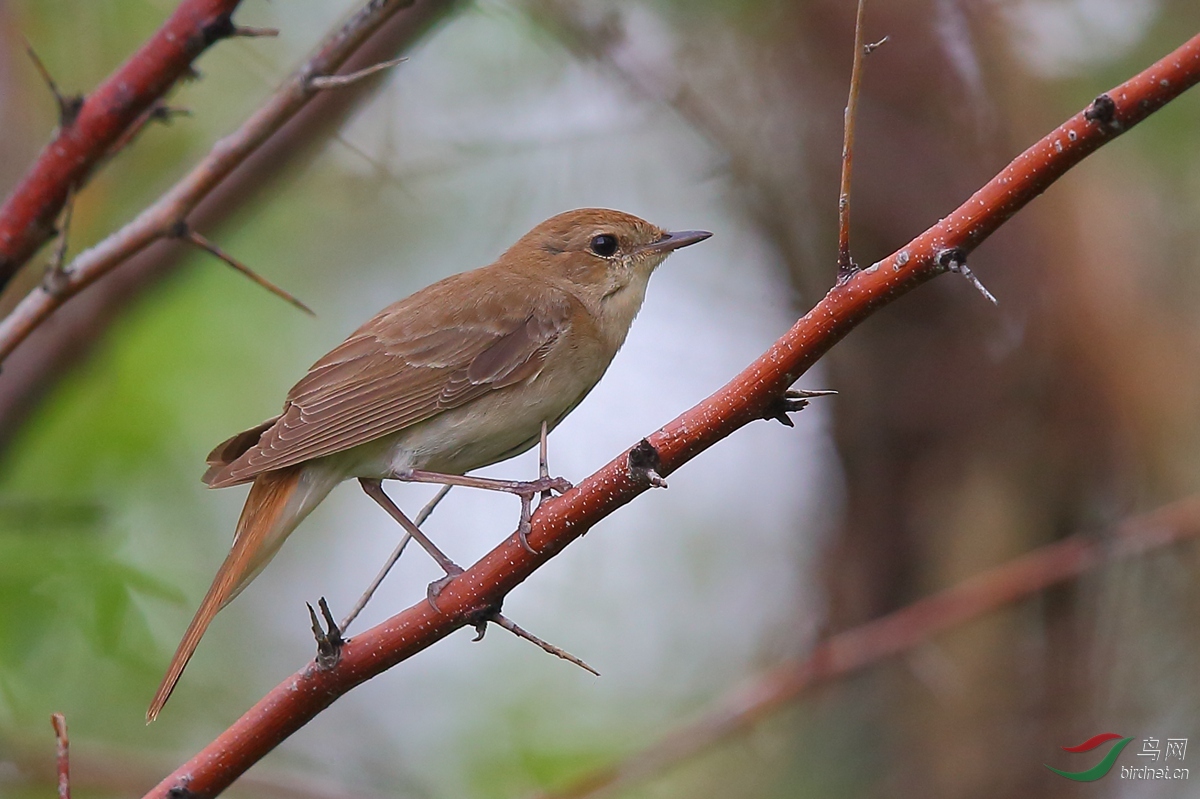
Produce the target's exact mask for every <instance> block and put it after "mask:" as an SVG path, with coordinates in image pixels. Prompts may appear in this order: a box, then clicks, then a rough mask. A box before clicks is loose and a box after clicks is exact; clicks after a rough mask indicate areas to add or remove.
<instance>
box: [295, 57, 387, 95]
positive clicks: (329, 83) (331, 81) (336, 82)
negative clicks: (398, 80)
mask: <svg viewBox="0 0 1200 799" xmlns="http://www.w3.org/2000/svg"><path fill="white" fill-rule="evenodd" d="M407 60H408V59H407V58H393V59H392V60H390V61H380V62H379V63H378V64H375V65H373V66H369V67H366V68H365V69H360V70H358V71H357V72H351V73H349V74H347V75H313V76H312V77H310V78H309V79H308V81H307V83H306V85H307V87H308V88H309V89H310V90H312V91H320V90H321V89H340V88H341V87H343V86H349V85H351V84H353V83H358V82H359V81H360V80H362V79H363V78H367V77H370V76H371V75H374V74H375V73H376V72H382V71H383V70H385V69H391V68H392V67H394V66H396V65H397V64H399V63H401V62H403V61H407Z"/></svg>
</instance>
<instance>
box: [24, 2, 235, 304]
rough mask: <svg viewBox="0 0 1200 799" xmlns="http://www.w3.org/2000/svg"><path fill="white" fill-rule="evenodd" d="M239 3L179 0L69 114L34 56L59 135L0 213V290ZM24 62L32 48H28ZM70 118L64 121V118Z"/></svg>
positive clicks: (68, 105)
mask: <svg viewBox="0 0 1200 799" xmlns="http://www.w3.org/2000/svg"><path fill="white" fill-rule="evenodd" d="M239 2H240V0H182V2H180V3H179V5H178V7H177V8H176V9H175V12H174V13H173V14H171V16H170V17H169V18H168V19H167V20H166V21H165V22H164V23H163V24H162V27H160V28H159V29H158V31H157V32H155V34H154V35H153V36H151V37H150V39H149V40H147V41H146V43H145V44H143V45H142V46H141V48H139V49H138V51H137V52H136V53H134V54H133V56H132V57H130V59H129V60H128V61H126V62H125V63H124V64H122V65H121V66H120V67H118V68H117V70H116V71H115V72H113V73H112V74H111V75H109V76H108V78H106V79H105V80H104V82H103V83H101V84H100V85H99V86H97V87H96V88H95V89H94V90H93V91H92V93H91V94H90V95H88V97H87V98H86V99H84V100H82V102H80V103H79V106H78V108H76V109H72V108H71V105H72V103H73V100H71V101H67V102H64V98H63V97H62V94H61V93H60V92H59V91H58V88H57V86H55V85H54V82H53V80H51V79H50V77H49V73H48V72H47V71H46V69H45V67H44V66H42V65H41V61H40V60H39V59H37V57H36V55H35V54H34V56H33V57H34V62H35V64H37V65H38V70H39V72H41V73H42V76H43V78H44V79H46V80H47V82H48V83H49V84H50V86H51V89H52V90H53V91H54V93H55V97H56V99H57V100H58V103H59V117H60V119H59V130H58V132H57V133H56V134H55V136H54V138H53V140H52V141H51V142H50V143H49V144H48V145H47V146H46V148H45V149H44V150H42V152H41V154H40V155H39V156H38V158H37V160H36V161H35V162H34V163H33V166H32V167H30V169H29V171H28V172H27V173H26V174H25V177H24V178H22V179H21V182H20V183H19V184H17V186H16V188H14V189H13V191H12V193H11V194H10V195H9V196H8V198H7V199H6V200H5V201H4V204H3V206H0V287H3V286H4V285H5V284H7V283H8V281H9V280H10V279H11V278H12V276H13V275H14V274H15V273H16V271H17V270H18V269H19V268H20V267H21V266H22V265H24V264H25V263H26V262H27V261H28V260H29V259H30V258H31V257H32V256H33V254H34V253H35V252H37V250H38V249H39V248H40V247H41V246H42V245H43V244H45V243H46V242H47V241H49V240H50V239H51V238H52V237H53V236H54V219H55V218H56V217H57V216H58V214H59V211H61V210H62V206H63V202H64V201H65V200H66V196H67V190H68V187H74V188H75V189H76V190H78V189H80V188H81V187H82V186H83V185H84V184H86V182H87V178H88V176H89V175H90V174H91V173H92V171H93V170H94V169H95V168H96V165H97V164H99V163H100V162H101V161H102V160H103V159H104V157H105V156H106V155H107V154H109V153H110V152H111V151H112V146H113V143H114V142H116V141H117V140H118V139H119V138H120V137H121V135H122V133H124V132H125V130H126V129H128V128H129V126H130V125H131V124H132V123H133V122H134V121H135V120H136V119H137V118H138V117H139V116H141V115H142V113H143V112H145V110H146V109H147V108H149V107H150V106H151V105H152V104H153V103H154V102H155V101H156V100H158V99H159V98H161V97H162V96H163V95H164V94H166V93H167V91H168V90H169V89H170V88H171V87H172V86H173V85H175V81H177V80H178V79H179V78H180V77H181V76H183V75H184V74H186V73H187V71H188V70H189V69H190V67H191V63H192V61H193V60H195V59H196V57H197V56H199V55H200V53H202V52H204V50H205V49H206V48H207V47H208V46H209V45H211V44H212V43H213V42H215V41H217V40H218V39H220V38H221V32H222V31H223V30H225V29H226V28H227V27H232V23H231V22H230V16H231V15H232V14H233V11H234V9H235V8H237V6H238V4H239ZM30 50H31V54H32V48H30ZM72 110H73V111H74V112H73V113H64V111H72Z"/></svg>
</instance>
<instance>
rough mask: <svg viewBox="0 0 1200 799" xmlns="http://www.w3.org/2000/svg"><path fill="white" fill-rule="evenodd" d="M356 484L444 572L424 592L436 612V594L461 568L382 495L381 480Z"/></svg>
mask: <svg viewBox="0 0 1200 799" xmlns="http://www.w3.org/2000/svg"><path fill="white" fill-rule="evenodd" d="M358 482H359V484H361V485H362V488H363V491H365V492H367V496H369V497H370V498H371V499H373V500H375V501H376V502H377V503H379V506H380V507H382V508H383V509H384V510H386V511H387V512H388V515H389V516H391V517H392V518H393V519H395V520H396V521H397V522H398V523H399V524H400V526H401V527H403V528H404V532H406V533H408V534H409V535H410V536H412V537H413V539H414V540H415V541H416V542H417V543H418V544H420V545H421V547H422V548H423V549H424V550H425V551H426V552H428V553H429V556H430V557H431V558H433V559H434V560H436V561H437V564H438V565H439V566H441V567H442V570H443V571H445V572H446V576H445V577H443V578H442V579H440V580H436V581H434V582H432V583H430V584H429V589H428V591H427V592H426V593H427V595H428V598H429V604H430V605H433V609H434V610H437V609H438V606H437V596H438V594H440V593H441V592H442V589H443V588H445V587H446V585H447V584H448V583H449V582H450V581H451V580H453V579H454V578H455V577H457V576H458V575H460V574H462V572H463V570H462V567H461V566H459V565H458V564H457V563H455V562H454V561H452V560H450V558H448V557H446V555H445V554H444V553H443V552H442V551H441V550H440V549H438V548H437V547H436V546H434V543H433V542H432V541H430V540H429V538H428V537H426V535H425V534H424V533H422V532H421V528H419V527H417V526H416V525H415V524H413V523H412V520H410V519H409V518H408V517H407V516H405V515H404V512H403V511H402V510H400V508H398V507H396V503H395V502H392V499H391V497H389V496H388V495H387V494H385V493H384V491H383V481H382V480H370V479H367V478H365V477H360V478H359V479H358Z"/></svg>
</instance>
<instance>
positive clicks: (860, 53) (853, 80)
mask: <svg viewBox="0 0 1200 799" xmlns="http://www.w3.org/2000/svg"><path fill="white" fill-rule="evenodd" d="M866 6H867V0H858V12H857V14H856V15H855V17H854V64H853V66H852V67H851V68H850V96H849V97H848V98H847V99H846V110H845V113H844V115H843V119H842V124H843V128H842V183H841V191H840V192H839V194H838V279H839V280H845V279H847V278H849V277H850V275H852V274H854V272H855V271H856V270H857V268H858V267H857V266H855V264H854V259H853V258H851V257H850V172H851V167H852V165H853V163H854V125H855V122H856V121H857V119H858V96H859V94H860V93H861V89H862V64H863V59H864V58H865V57H866V56H867V55H869V54H870V53H871V52H872V51H874V49H875V48H876V47H878V46H879V45H880V44H883V42H884V41H886V38H884V39H880V40H879V42H877V43H876V44H872V45H869V48H870V49H868V47H867V46H864V45H863V16H864V15H865V13H866Z"/></svg>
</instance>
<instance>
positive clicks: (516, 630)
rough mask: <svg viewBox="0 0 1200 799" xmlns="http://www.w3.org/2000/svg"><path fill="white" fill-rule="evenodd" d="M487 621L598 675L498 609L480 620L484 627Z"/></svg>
mask: <svg viewBox="0 0 1200 799" xmlns="http://www.w3.org/2000/svg"><path fill="white" fill-rule="evenodd" d="M488 621H491V622H492V623H494V624H497V625H499V626H501V627H503V628H504V629H506V630H508V631H509V632H510V633H512V634H513V635H515V636H517V637H518V638H524V639H525V640H526V641H529V642H530V643H532V644H536V645H537V646H539V647H541V649H542V651H544V652H548V653H550V654H551V655H554V656H555V657H557V658H562V659H563V660H565V661H567V662H568V663H574V664H575V665H576V666H578V667H579V668H581V669H583V670H584V671H587V672H590V673H592V674H594V675H595V676H597V677H599V676H600V672H598V671H596V670H595V669H593V668H592V667H591V666H589V665H588V664H586V663H584V662H583V661H582V660H580V659H579V658H577V657H575V656H574V655H572V654H571V653H570V652H568V651H566V650H565V649H560V648H559V647H557V646H555V645H554V644H551V643H548V642H546V641H543V640H542V639H541V638H538V637H537V636H536V635H534V634H533V633H531V632H529V631H528V630H525V629H523V628H521V627H519V626H517V624H516V622H514V621H513V620H512V619H510V618H508V617H507V616H504V615H503V614H501V613H500V612H499V611H496V612H495V613H494V614H493V615H492V616H491V618H489V619H488V620H486V621H484V622H482V623H483V625H484V626H485V627H486V626H487V622H488ZM476 629H478V627H476ZM482 637H483V634H482V633H481V634H480V635H479V636H478V637H477V638H476V639H475V640H477V641H478V640H479V639H480V638H482Z"/></svg>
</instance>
